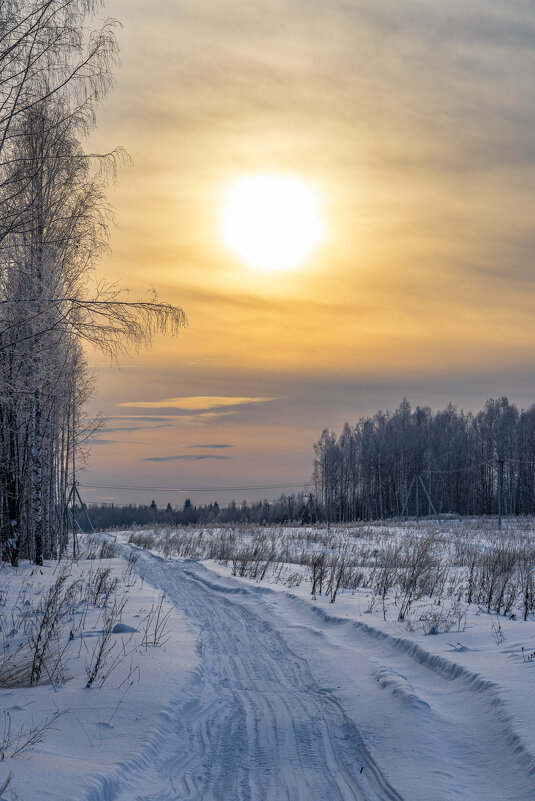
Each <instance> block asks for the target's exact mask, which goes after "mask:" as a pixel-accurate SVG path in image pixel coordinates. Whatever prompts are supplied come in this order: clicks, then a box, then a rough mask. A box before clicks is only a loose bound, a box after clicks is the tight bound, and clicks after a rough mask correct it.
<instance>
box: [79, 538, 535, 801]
mask: <svg viewBox="0 0 535 801" xmlns="http://www.w3.org/2000/svg"><path fill="white" fill-rule="evenodd" d="M140 557H141V558H140V560H139V562H138V568H139V571H140V573H141V575H143V576H144V578H145V579H146V580H147V581H149V582H150V583H151V584H152V585H153V586H155V587H159V588H161V589H163V590H164V591H165V592H166V593H167V594H168V596H169V599H170V600H171V601H173V602H174V603H175V604H176V605H177V606H178V607H179V608H180V609H181V611H182V612H183V613H184V614H186V615H187V617H188V618H189V620H190V621H191V623H192V625H194V626H195V627H196V629H197V630H198V632H199V634H198V646H197V647H198V650H199V653H200V656H201V668H200V669H199V670H198V671H197V672H196V675H195V679H194V681H193V682H192V684H191V686H189V687H188V688H186V690H185V692H184V694H183V698H182V700H181V701H180V702H179V703H178V704H176V705H175V706H174V707H173V708H171V709H169V711H168V713H167V714H166V715H165V716H164V717H163V718H162V721H161V725H160V727H159V730H158V732H157V733H156V735H155V737H154V739H153V742H152V744H151V746H150V748H148V749H145V751H144V752H143V753H142V754H141V755H139V756H138V757H135V758H132V759H131V760H130V761H129V762H128V763H125V764H124V765H122V766H119V768H118V770H117V771H116V773H115V774H114V776H113V777H112V778H111V779H108V781H107V782H103V783H101V784H100V785H99V788H96V787H95V792H94V794H93V795H89V799H94V801H102V799H106V801H108V800H109V801H111V800H112V799H116V800H117V801H126V800H127V799H128V801H179V800H180V801H183V800H184V801H185V800H186V799H190V801H283V800H284V801H416V800H418V801H419V800H420V799H421V800H422V801H446V800H448V801H449V800H450V799H451V800H452V801H453V799H463V801H480V800H481V801H483V799H485V801H487V800H488V801H490V800H492V801H515V800H516V799H520V798H535V775H534V774H535V771H534V768H533V766H534V762H533V759H532V757H531V755H530V753H529V752H528V751H527V750H526V749H525V747H524V746H523V744H522V742H521V741H520V740H519V739H518V738H517V736H516V734H515V730H514V728H513V727H512V726H511V723H510V721H509V720H508V718H507V715H506V714H505V711H504V707H503V703H502V701H501V700H500V698H499V696H498V695H497V693H496V689H495V688H494V687H491V686H489V683H488V682H487V683H485V682H484V681H482V680H478V678H477V677H475V678H474V676H470V675H468V674H467V673H466V671H465V672H464V673H463V671H462V669H460V670H458V669H456V668H455V666H454V668H455V669H453V670H452V669H450V667H451V663H448V662H446V660H440V659H438V660H437V659H435V660H427V661H426V658H425V654H422V653H419V652H418V651H414V652H408V651H407V650H406V649H405V647H404V642H405V641H403V640H401V639H398V640H396V639H394V638H392V637H386V638H384V637H381V636H376V633H375V632H374V631H373V630H368V627H367V626H365V625H360V624H359V625H357V626H355V625H354V624H351V623H350V622H349V621H345V620H341V619H337V618H334V617H332V618H329V617H328V616H325V615H324V616H323V617H322V614H323V613H322V614H320V613H319V612H318V610H315V609H314V608H313V607H312V606H311V605H310V604H308V603H306V602H304V601H300V600H299V599H296V598H292V596H291V595H289V594H288V593H284V592H282V593H281V592H272V591H270V590H269V589H264V588H261V587H256V588H251V587H247V586H240V584H239V582H237V581H233V580H232V579H225V578H221V577H219V576H217V574H215V573H213V572H211V571H209V570H207V569H206V568H205V567H204V566H203V565H200V564H197V563H194V562H166V561H164V560H163V559H162V558H160V557H158V556H154V555H151V554H149V553H147V552H141V553H140ZM348 665H350V666H351V670H350V671H349V670H348ZM355 666H357V669H355ZM375 744H376V746H377V747H375ZM370 751H372V752H373V757H374V758H372V756H371V754H370ZM379 765H381V766H382V770H381V769H380V768H379ZM386 774H388V777H389V780H388V779H387V777H386ZM394 785H395V787H396V789H394Z"/></svg>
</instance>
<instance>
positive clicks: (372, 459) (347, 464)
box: [314, 397, 535, 521]
mask: <svg viewBox="0 0 535 801" xmlns="http://www.w3.org/2000/svg"><path fill="white" fill-rule="evenodd" d="M314 450H315V461H314V480H315V486H316V492H317V497H318V504H319V506H320V508H321V511H322V515H323V516H324V518H325V519H328V520H332V521H344V520H345V521H347V520H379V519H384V518H389V517H400V516H403V515H406V514H408V515H412V516H417V515H426V514H431V513H438V514H441V513H444V512H446V513H454V514H461V515H492V514H499V513H502V514H508V515H511V514H521V515H523V514H533V512H534V511H535V406H531V407H530V408H529V409H526V410H524V409H522V410H519V409H518V408H517V406H516V405H515V404H514V403H510V402H509V401H508V399H507V398H505V397H504V398H500V399H498V400H489V401H487V403H486V404H485V407H484V409H482V410H481V411H479V412H476V413H472V412H467V413H465V412H463V411H462V410H460V409H457V408H456V407H455V406H454V405H453V404H450V405H449V406H447V407H446V408H445V409H443V410H441V411H437V412H432V411H431V409H430V408H429V407H427V406H423V407H422V406H417V407H416V408H415V409H412V408H411V406H410V404H409V403H408V401H407V400H404V401H403V402H402V403H401V405H400V406H399V408H398V409H396V410H395V411H394V412H377V413H376V414H375V415H373V417H365V418H362V419H360V420H359V421H358V422H357V423H356V425H354V426H350V425H349V424H347V423H346V425H345V426H344V429H343V431H342V433H341V434H340V435H339V436H337V435H336V433H335V432H331V431H328V430H327V429H326V430H325V431H323V433H322V435H321V437H320V439H319V440H318V442H317V443H316V444H315V446H314Z"/></svg>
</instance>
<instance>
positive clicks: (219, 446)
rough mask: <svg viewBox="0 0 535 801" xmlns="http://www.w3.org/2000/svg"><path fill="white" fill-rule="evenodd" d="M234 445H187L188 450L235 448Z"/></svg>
mask: <svg viewBox="0 0 535 801" xmlns="http://www.w3.org/2000/svg"><path fill="white" fill-rule="evenodd" d="M233 447H234V445H227V444H225V443H217V444H215V445H186V448H233Z"/></svg>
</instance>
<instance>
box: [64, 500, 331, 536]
mask: <svg viewBox="0 0 535 801" xmlns="http://www.w3.org/2000/svg"><path fill="white" fill-rule="evenodd" d="M86 508H87V512H88V514H89V517H90V520H91V523H92V525H93V527H94V528H95V530H96V531H104V530H106V529H109V528H122V527H124V528H130V527H132V526H144V525H173V526H177V525H201V524H210V523H212V524H218V523H221V524H224V523H258V524H262V523H266V524H281V523H288V522H304V523H306V522H314V521H315V519H316V513H315V504H314V501H313V500H311V499H310V497H309V496H308V495H304V494H303V493H297V494H294V495H281V496H280V498H278V499H277V500H276V501H267V500H263V501H257V502H254V503H247V502H246V501H243V502H242V503H240V504H237V503H236V502H235V501H232V502H231V503H229V504H228V505H227V506H219V504H218V503H217V502H215V503H210V504H206V505H203V506H194V505H193V504H192V503H191V501H190V500H189V498H186V501H185V503H184V505H183V506H182V507H180V508H174V507H172V506H171V503H168V505H167V507H163V508H162V507H158V506H156V503H155V502H154V501H152V503H151V504H150V505H149V506H133V505H130V506H120V505H115V504H101V505H99V504H92V505H90V506H87V507H86ZM76 521H77V523H78V525H79V527H80V528H81V529H82V530H84V531H87V530H88V528H89V524H88V521H87V519H86V517H85V515H84V514H83V510H82V509H81V508H80V507H79V506H78V507H77V508H76Z"/></svg>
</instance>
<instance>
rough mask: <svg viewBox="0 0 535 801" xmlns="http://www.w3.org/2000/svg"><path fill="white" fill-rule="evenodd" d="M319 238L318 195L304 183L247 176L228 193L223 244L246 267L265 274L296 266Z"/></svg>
mask: <svg viewBox="0 0 535 801" xmlns="http://www.w3.org/2000/svg"><path fill="white" fill-rule="evenodd" d="M324 236H325V230H324V225H323V221H322V218H321V213H320V204H319V200H318V197H317V195H316V194H315V193H314V191H313V190H312V189H311V188H310V187H309V186H308V185H307V184H306V183H305V182H304V181H301V180H299V179H297V178H292V177H289V176H283V175H269V174H266V175H249V176H246V177H244V178H241V179H240V180H238V181H236V182H235V183H234V184H232V185H231V187H230V188H229V190H228V191H227V194H226V197H225V203H224V208H223V214H222V238H223V242H224V244H225V245H226V246H227V247H228V248H230V250H233V251H234V252H235V253H236V254H237V255H238V257H239V258H240V260H241V261H243V262H244V263H245V264H247V265H248V266H250V267H254V268H256V269H257V270H264V271H266V272H271V271H277V270H291V269H294V268H296V267H299V266H300V265H301V264H303V263H304V262H306V260H307V259H308V258H309V257H310V256H311V255H312V252H313V251H314V250H315V248H316V247H317V246H318V245H319V244H321V242H322V241H323V239H324Z"/></svg>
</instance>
